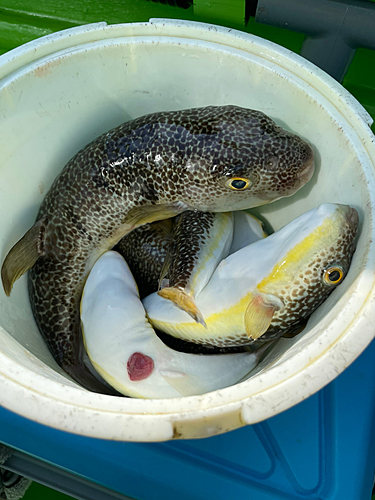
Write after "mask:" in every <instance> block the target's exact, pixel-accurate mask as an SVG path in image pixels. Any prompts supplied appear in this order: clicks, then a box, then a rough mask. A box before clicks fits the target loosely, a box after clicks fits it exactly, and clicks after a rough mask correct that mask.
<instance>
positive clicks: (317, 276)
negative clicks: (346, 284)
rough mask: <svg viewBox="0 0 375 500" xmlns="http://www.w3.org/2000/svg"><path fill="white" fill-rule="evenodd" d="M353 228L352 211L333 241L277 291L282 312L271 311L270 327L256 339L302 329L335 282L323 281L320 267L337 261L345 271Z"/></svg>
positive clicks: (355, 227)
mask: <svg viewBox="0 0 375 500" xmlns="http://www.w3.org/2000/svg"><path fill="white" fill-rule="evenodd" d="M357 230H358V215H357V213H356V212H353V220H352V223H351V224H347V225H345V227H344V228H343V230H342V234H341V236H340V237H339V238H338V239H337V241H336V244H335V245H333V246H331V247H330V248H325V249H322V250H321V251H320V253H319V254H318V255H316V257H315V259H314V260H313V261H312V262H310V263H309V265H308V266H307V267H306V268H305V269H304V270H302V271H301V272H300V274H299V275H298V276H295V277H294V281H293V283H291V284H290V286H288V285H287V286H286V287H285V289H283V290H281V291H280V298H281V299H282V301H283V302H284V304H285V308H284V310H283V311H282V312H276V313H275V316H274V318H273V319H272V322H271V324H270V327H269V328H268V330H267V331H266V332H265V333H264V334H263V335H262V337H260V338H259V339H258V341H262V342H264V341H268V340H271V339H275V338H278V337H281V336H283V335H286V336H287V335H288V334H289V333H290V332H293V331H294V330H295V331H297V332H298V330H301V328H302V329H303V327H304V326H305V324H306V322H307V320H308V318H309V317H310V316H311V314H312V313H313V312H314V311H315V309H317V308H318V307H319V306H320V305H321V304H322V303H323V302H324V301H325V300H326V299H327V297H328V296H329V295H330V294H331V293H332V292H333V290H334V289H335V288H336V286H337V285H334V284H331V285H329V284H327V283H326V282H325V280H324V271H325V270H326V269H328V268H329V267H330V266H332V265H334V264H339V265H340V266H341V267H342V268H343V270H344V274H345V275H346V273H347V272H348V270H349V267H350V263H351V260H352V257H353V253H354V251H355V241H356V235H357ZM340 283H341V282H340Z"/></svg>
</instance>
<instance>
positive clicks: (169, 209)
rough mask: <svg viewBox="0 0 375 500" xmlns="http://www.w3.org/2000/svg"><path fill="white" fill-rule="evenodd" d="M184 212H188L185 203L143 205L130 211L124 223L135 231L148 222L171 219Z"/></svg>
mask: <svg viewBox="0 0 375 500" xmlns="http://www.w3.org/2000/svg"><path fill="white" fill-rule="evenodd" d="M184 210H187V206H186V205H185V204H183V203H176V204H174V205H142V206H140V207H134V208H132V209H131V210H129V212H128V213H127V215H126V217H125V219H124V220H123V223H126V224H130V225H131V226H133V229H134V228H136V227H138V226H143V224H147V223H148V222H154V221H158V220H162V219H169V218H171V217H174V216H175V215H178V214H180V213H181V212H183V211H184Z"/></svg>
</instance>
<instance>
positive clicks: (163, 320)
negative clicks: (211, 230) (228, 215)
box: [143, 204, 358, 347]
mask: <svg viewBox="0 0 375 500" xmlns="http://www.w3.org/2000/svg"><path fill="white" fill-rule="evenodd" d="M357 229H358V213H357V211H356V210H355V209H354V208H351V207H349V206H347V205H339V204H323V205H320V206H318V207H317V208H314V209H312V210H310V211H308V212H306V213H305V214H303V215H301V216H300V217H298V218H296V219H295V220H293V221H292V222H290V223H289V224H287V225H286V226H284V227H283V228H281V229H280V230H278V231H277V232H275V233H273V234H272V235H271V236H268V237H267V238H264V239H261V240H259V241H257V242H255V243H253V244H251V245H249V246H246V247H244V248H242V249H240V250H238V251H237V252H235V253H233V254H231V255H230V256H229V257H227V258H226V259H224V260H223V261H222V262H221V263H220V264H219V266H218V267H217V268H216V270H215V272H214V273H213V275H212V277H211V279H210V281H209V283H208V284H207V285H206V286H205V287H204V288H203V290H202V291H201V292H200V293H199V294H198V295H197V297H196V304H197V307H198V308H199V310H200V311H201V313H202V315H203V317H204V319H205V322H206V328H204V327H203V326H202V325H199V324H197V323H196V322H194V321H193V320H192V319H191V318H190V316H189V315H187V314H186V313H185V312H184V311H181V310H179V309H177V308H176V307H173V305H172V304H171V303H170V302H169V301H166V300H164V299H163V298H162V297H160V296H159V295H157V294H152V295H150V296H148V297H146V298H145V299H144V301H143V303H144V306H145V309H146V311H147V315H148V318H149V320H150V322H151V324H152V325H153V326H154V328H157V329H159V330H161V331H164V332H166V333H168V334H170V335H173V336H175V337H177V338H180V339H183V340H187V341H190V342H195V343H198V344H204V345H214V346H219V347H223V346H227V347H229V346H235V345H246V344H250V343H253V342H255V341H259V340H262V341H264V340H267V341H268V340H270V339H273V338H277V337H280V336H282V335H287V334H288V333H290V332H295V331H298V330H301V329H303V327H304V326H305V324H306V322H307V319H308V318H309V317H310V315H311V314H312V312H313V311H314V310H315V309H316V308H317V307H318V306H319V305H320V304H321V303H322V302H323V301H324V300H325V299H326V298H327V297H328V295H329V294H330V293H331V292H332V291H333V290H334V288H336V287H337V285H339V284H340V283H341V282H342V280H343V279H344V278H345V276H346V274H347V272H348V269H349V266H350V262H351V259H352V255H353V253H354V250H355V240H356V234H357Z"/></svg>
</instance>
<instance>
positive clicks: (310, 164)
mask: <svg viewBox="0 0 375 500" xmlns="http://www.w3.org/2000/svg"><path fill="white" fill-rule="evenodd" d="M314 170H315V162H314V152H313V149H312V147H311V146H308V148H307V149H306V160H305V161H304V168H302V170H301V171H300V172H298V174H297V176H298V179H299V181H300V183H301V185H304V184H306V182H309V180H310V179H311V177H312V176H313V174H314Z"/></svg>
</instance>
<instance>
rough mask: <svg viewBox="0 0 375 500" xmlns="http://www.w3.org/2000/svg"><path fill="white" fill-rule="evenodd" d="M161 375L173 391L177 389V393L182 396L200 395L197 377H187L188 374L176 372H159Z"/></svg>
mask: <svg viewBox="0 0 375 500" xmlns="http://www.w3.org/2000/svg"><path fill="white" fill-rule="evenodd" d="M159 373H160V375H161V376H162V377H163V379H164V380H165V381H166V382H167V383H168V384H169V385H170V386H171V387H173V389H176V391H177V392H179V393H180V394H181V396H193V395H195V394H200V392H199V391H197V387H199V380H198V378H197V377H193V376H191V375H189V376H188V377H187V376H186V373H183V372H179V371H175V370H173V371H172V370H159ZM195 379H197V380H195ZM195 382H197V383H195Z"/></svg>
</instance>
